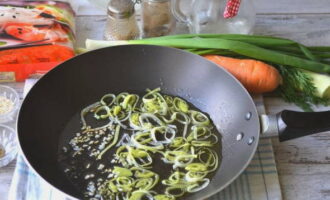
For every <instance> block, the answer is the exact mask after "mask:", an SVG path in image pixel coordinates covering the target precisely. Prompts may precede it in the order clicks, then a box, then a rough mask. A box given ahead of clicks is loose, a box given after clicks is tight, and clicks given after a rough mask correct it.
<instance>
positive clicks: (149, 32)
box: [141, 0, 175, 37]
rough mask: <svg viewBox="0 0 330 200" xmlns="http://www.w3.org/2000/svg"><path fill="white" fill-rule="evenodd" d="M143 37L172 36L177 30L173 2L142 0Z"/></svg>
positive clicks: (169, 0)
mask: <svg viewBox="0 0 330 200" xmlns="http://www.w3.org/2000/svg"><path fill="white" fill-rule="evenodd" d="M141 11H142V27H143V37H158V36H163V35H168V34H170V33H171V32H172V31H173V30H174V28H175V19H174V17H173V15H172V12H171V0H142V5H141Z"/></svg>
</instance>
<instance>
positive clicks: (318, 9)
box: [0, 0, 330, 200]
mask: <svg viewBox="0 0 330 200" xmlns="http://www.w3.org/2000/svg"><path fill="white" fill-rule="evenodd" d="M253 2H254V4H255V7H256V11H257V22H256V26H255V29H254V30H255V31H254V32H255V34H260V35H272V36H281V37H286V38H290V39H294V40H296V41H298V42H301V43H304V44H306V45H328V46H330V0H317V1H315V0H290V1H287V0H276V1H273V0H253ZM80 3H82V4H83V6H81V7H80V8H79V10H78V16H77V39H78V41H77V43H78V46H84V40H85V39H86V38H93V39H101V38H102V32H103V28H104V23H105V16H104V13H103V12H102V11H100V10H97V9H95V8H94V7H93V6H91V5H89V4H88V3H87V2H85V0H81V1H80ZM11 86H13V87H15V88H17V90H18V91H20V92H22V89H23V83H18V84H17V83H15V84H11ZM265 106H266V110H267V112H268V113H277V112H279V111H281V110H283V109H293V110H299V108H297V107H296V106H294V105H291V104H287V103H285V102H283V101H282V100H281V99H279V98H274V97H266V98H265ZM316 110H330V107H317V108H316ZM329 120H330V119H329ZM273 146H274V150H275V156H276V164H277V169H278V172H279V179H280V184H281V188H282V194H283V199H286V200H326V199H329V200H330V132H326V133H320V134H316V135H313V136H307V137H304V138H300V139H296V140H293V141H288V142H284V143H279V142H278V140H277V139H276V138H274V139H273ZM14 168H15V162H12V163H11V164H9V165H8V166H6V167H4V168H0V200H5V199H7V195H8V189H9V186H10V183H11V179H12V175H13V171H14Z"/></svg>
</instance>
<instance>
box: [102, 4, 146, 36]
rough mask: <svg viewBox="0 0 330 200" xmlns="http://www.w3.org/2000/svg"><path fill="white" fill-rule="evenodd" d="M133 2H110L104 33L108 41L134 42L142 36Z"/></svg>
mask: <svg viewBox="0 0 330 200" xmlns="http://www.w3.org/2000/svg"><path fill="white" fill-rule="evenodd" d="M134 5H135V4H134V3H133V1H132V0H110V1H109V4H108V17H107V23H106V27H105V31H104V39H106V40H133V39H137V38H139V36H140V31H139V27H138V25H137V21H136V18H135V9H134Z"/></svg>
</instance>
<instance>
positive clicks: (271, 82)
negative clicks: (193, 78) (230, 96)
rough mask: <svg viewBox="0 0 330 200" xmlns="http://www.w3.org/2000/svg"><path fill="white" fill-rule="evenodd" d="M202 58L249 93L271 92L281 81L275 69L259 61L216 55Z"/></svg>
mask: <svg viewBox="0 0 330 200" xmlns="http://www.w3.org/2000/svg"><path fill="white" fill-rule="evenodd" d="M204 57H205V58H206V59H208V60H210V61H212V62H214V63H215V64H217V65H218V66H219V67H222V68H224V69H226V70H227V71H228V72H229V73H231V74H232V75H234V76H235V77H236V78H237V79H238V80H239V81H240V82H241V83H242V84H243V85H244V87H245V88H246V89H247V90H248V91H249V92H251V93H263V92H270V91H273V90H275V89H276V88H277V87H278V85H279V84H280V83H281V80H282V78H281V75H280V74H279V72H278V71H277V69H275V68H274V67H273V66H270V65H268V64H266V63H263V62H261V61H257V60H252V59H235V58H229V57H224V56H218V55H205V56H204Z"/></svg>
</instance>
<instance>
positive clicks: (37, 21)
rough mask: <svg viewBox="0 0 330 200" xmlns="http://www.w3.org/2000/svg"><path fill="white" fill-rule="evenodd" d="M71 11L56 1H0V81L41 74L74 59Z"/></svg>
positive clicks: (68, 6)
mask: <svg viewBox="0 0 330 200" xmlns="http://www.w3.org/2000/svg"><path fill="white" fill-rule="evenodd" d="M74 16H75V14H74V11H73V10H72V8H71V6H70V4H69V3H66V2H60V1H20V0H6V1H0V82H13V81H24V80H25V79H26V78H28V77H29V76H31V75H35V74H44V73H46V72H47V71H49V70H50V69H52V68H54V67H55V66H57V65H58V64H60V63H61V62H63V61H65V60H67V59H69V58H71V57H73V56H74V49H73V44H74V41H75V35H74V33H75V24H74Z"/></svg>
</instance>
